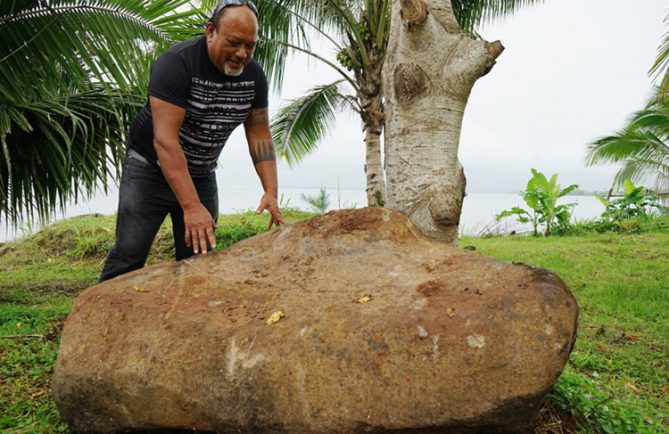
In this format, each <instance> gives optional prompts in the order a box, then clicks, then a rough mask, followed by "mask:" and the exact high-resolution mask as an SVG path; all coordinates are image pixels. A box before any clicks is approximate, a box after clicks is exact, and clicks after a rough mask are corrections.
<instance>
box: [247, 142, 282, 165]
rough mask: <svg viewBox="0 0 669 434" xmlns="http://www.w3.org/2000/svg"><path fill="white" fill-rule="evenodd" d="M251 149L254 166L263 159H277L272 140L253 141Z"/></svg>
mask: <svg viewBox="0 0 669 434" xmlns="http://www.w3.org/2000/svg"><path fill="white" fill-rule="evenodd" d="M250 150H251V159H252V160H253V165H254V166H255V165H256V164H258V163H261V162H263V161H276V156H275V155H274V144H272V141H271V140H269V141H259V142H256V143H253V144H251V146H250Z"/></svg>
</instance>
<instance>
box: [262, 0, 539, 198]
mask: <svg viewBox="0 0 669 434" xmlns="http://www.w3.org/2000/svg"><path fill="white" fill-rule="evenodd" d="M266 2H267V3H272V4H273V5H274V6H275V7H276V10H281V8H284V10H287V11H288V16H289V17H290V19H291V20H292V25H294V26H299V27H296V28H299V31H297V32H295V33H294V35H295V37H296V39H299V40H292V41H290V37H289V38H288V40H289V42H288V43H286V44H282V43H281V42H280V41H278V40H274V41H271V40H267V39H266V43H272V44H274V46H281V45H283V46H284V47H287V48H290V49H293V50H297V51H302V52H305V53H307V54H308V55H310V56H313V57H315V58H317V59H319V60H321V61H323V62H324V63H326V64H327V65H329V66H330V67H332V68H333V69H335V70H336V71H337V72H338V73H339V75H340V76H341V78H340V79H338V80H337V81H335V82H333V83H329V84H323V85H319V86H316V87H314V88H313V89H311V90H310V91H309V92H307V93H306V94H305V95H304V96H302V97H299V98H297V99H295V100H293V101H291V102H290V103H289V104H288V105H286V106H285V107H282V108H281V109H280V111H279V113H278V115H277V116H276V117H275V119H274V121H273V123H272V133H273V138H274V142H275V145H276V147H277V151H278V153H279V154H280V155H282V156H283V157H284V158H285V159H286V160H287V161H288V163H289V164H291V165H293V164H297V163H299V162H300V159H301V158H302V157H304V156H305V155H307V154H309V153H310V152H312V151H313V150H314V149H315V148H316V146H317V145H318V142H319V141H320V140H321V139H322V138H323V137H324V136H325V135H326V134H328V133H329V132H330V131H331V129H332V126H333V124H334V119H335V116H336V112H337V111H338V110H341V109H348V110H353V111H354V112H356V113H357V114H358V115H359V116H360V118H361V121H362V125H363V130H364V133H365V145H366V164H365V171H366V174H367V198H368V203H369V205H378V206H383V205H384V204H385V202H386V198H385V182H384V170H383V162H382V160H381V139H380V138H381V134H382V133H383V128H384V126H383V122H384V105H383V89H382V78H381V72H382V68H383V63H384V60H385V56H386V51H387V46H388V35H389V29H390V7H391V4H392V3H393V2H392V0H347V1H344V0H319V1H317V2H310V1H304V0H303V1H281V0H274V1H272V0H266ZM539 2H541V0H453V1H452V5H453V12H454V14H455V16H456V17H457V20H458V22H459V24H460V26H461V27H462V28H463V29H464V30H465V31H466V32H468V33H469V34H470V35H471V36H473V37H477V35H476V33H475V28H476V27H477V26H479V25H480V24H481V23H483V22H486V21H490V20H493V19H495V18H498V17H500V16H504V15H506V14H509V13H512V12H514V11H515V10H517V9H518V8H520V7H522V6H525V5H528V4H532V3H539ZM261 17H263V15H262V14H261ZM277 22H280V21H277ZM282 26H285V24H281V25H279V26H277V27H282ZM275 28H276V27H275ZM309 32H311V33H312V34H316V35H318V36H320V37H322V38H324V39H327V40H328V41H329V42H331V43H332V45H333V46H334V47H335V49H336V50H337V51H338V52H337V62H336V63H335V62H332V61H331V60H329V59H326V58H324V57H323V56H321V55H320V54H318V53H315V52H313V51H311V50H309V44H308V34H309ZM261 34H262V33H261ZM284 54H285V51H284V52H281V53H280V54H277V56H278V55H284Z"/></svg>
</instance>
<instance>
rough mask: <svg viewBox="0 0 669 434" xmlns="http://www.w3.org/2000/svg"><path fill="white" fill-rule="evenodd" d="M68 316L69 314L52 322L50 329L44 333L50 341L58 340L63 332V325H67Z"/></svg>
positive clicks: (45, 337)
mask: <svg viewBox="0 0 669 434" xmlns="http://www.w3.org/2000/svg"><path fill="white" fill-rule="evenodd" d="M66 318H67V316H64V317H62V318H60V319H59V320H58V321H56V322H54V323H53V324H51V327H49V330H47V332H46V334H44V339H45V340H47V341H49V342H55V341H56V340H58V338H59V337H60V335H61V333H63V327H64V326H65V319H66Z"/></svg>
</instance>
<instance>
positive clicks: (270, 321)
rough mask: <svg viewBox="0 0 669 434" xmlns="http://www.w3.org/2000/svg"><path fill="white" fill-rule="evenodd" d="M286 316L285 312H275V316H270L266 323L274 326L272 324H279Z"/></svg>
mask: <svg viewBox="0 0 669 434" xmlns="http://www.w3.org/2000/svg"><path fill="white" fill-rule="evenodd" d="M284 316H285V315H284V314H283V312H281V311H280V310H277V311H276V312H274V313H273V314H271V315H270V316H269V318H267V321H266V322H267V325H272V324H276V323H278V322H279V320H280V319H281V318H283V317H284Z"/></svg>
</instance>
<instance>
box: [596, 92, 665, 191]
mask: <svg viewBox="0 0 669 434" xmlns="http://www.w3.org/2000/svg"><path fill="white" fill-rule="evenodd" d="M587 163H588V164H589V165H593V164H599V163H622V167H621V168H620V170H618V172H617V173H616V176H615V178H614V186H616V187H622V186H623V185H624V182H625V181H626V180H632V181H634V182H635V183H639V182H652V183H654V186H653V188H654V189H655V191H656V192H657V194H658V195H661V196H664V198H665V200H666V198H667V195H668V194H669V101H667V100H666V99H663V98H661V97H659V96H656V97H654V98H653V99H652V100H651V101H650V103H649V104H648V105H647V107H646V108H645V109H643V110H641V111H639V112H637V113H635V114H634V115H633V116H632V118H631V120H630V122H629V124H628V125H627V127H625V128H624V129H623V130H621V131H619V132H618V133H616V134H615V135H612V136H608V137H603V138H601V139H599V140H597V141H595V142H594V143H592V144H590V145H589V146H588V156H587Z"/></svg>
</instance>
